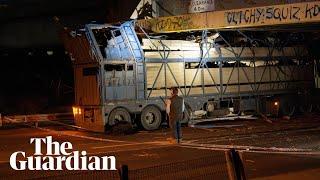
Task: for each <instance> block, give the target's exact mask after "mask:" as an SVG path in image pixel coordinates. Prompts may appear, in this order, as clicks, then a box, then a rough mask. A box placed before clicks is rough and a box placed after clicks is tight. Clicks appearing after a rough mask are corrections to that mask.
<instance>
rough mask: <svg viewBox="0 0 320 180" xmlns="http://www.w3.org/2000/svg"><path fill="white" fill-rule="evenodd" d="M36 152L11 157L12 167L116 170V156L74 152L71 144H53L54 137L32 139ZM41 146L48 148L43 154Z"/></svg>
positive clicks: (17, 168) (21, 153)
mask: <svg viewBox="0 0 320 180" xmlns="http://www.w3.org/2000/svg"><path fill="white" fill-rule="evenodd" d="M32 143H34V145H35V152H34V154H33V155H32V156H28V157H26V153H25V152H23V151H17V152H15V153H13V154H12V155H11V156H10V166H11V168H13V169H14V170H65V169H66V170H116V158H115V157H114V156H103V157H98V156H87V152H86V151H81V153H80V152H79V151H72V144H71V143H70V142H63V143H61V144H60V143H59V142H56V141H54V142H52V136H47V137H46V138H31V139H30V144H32ZM41 145H45V146H46V152H45V153H43V150H42V148H41Z"/></svg>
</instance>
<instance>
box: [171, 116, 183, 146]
mask: <svg viewBox="0 0 320 180" xmlns="http://www.w3.org/2000/svg"><path fill="white" fill-rule="evenodd" d="M172 130H173V137H174V138H176V139H177V141H178V142H180V140H181V138H182V133H181V123H180V121H179V120H178V121H174V122H172Z"/></svg>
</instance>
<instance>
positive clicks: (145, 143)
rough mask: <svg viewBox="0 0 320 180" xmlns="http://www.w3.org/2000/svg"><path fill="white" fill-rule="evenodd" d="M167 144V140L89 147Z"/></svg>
mask: <svg viewBox="0 0 320 180" xmlns="http://www.w3.org/2000/svg"><path fill="white" fill-rule="evenodd" d="M147 144H148V145H150V144H154V145H169V143H168V142H165V141H163V142H141V143H126V144H119V145H107V146H96V147H91V149H102V148H108V147H122V146H132V145H147Z"/></svg>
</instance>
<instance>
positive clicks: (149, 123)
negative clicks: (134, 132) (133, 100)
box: [141, 106, 161, 131]
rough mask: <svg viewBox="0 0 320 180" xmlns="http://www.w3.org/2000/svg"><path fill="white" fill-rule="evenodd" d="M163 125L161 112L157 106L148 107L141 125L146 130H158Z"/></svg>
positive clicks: (142, 117) (143, 112)
mask: <svg viewBox="0 0 320 180" xmlns="http://www.w3.org/2000/svg"><path fill="white" fill-rule="evenodd" d="M160 124H161V112H160V110H159V109H158V108H157V107H155V106H148V107H146V108H145V109H144V110H143V111H142V114H141V125H142V127H143V128H144V129H145V130H148V131H151V130H155V129H158V128H159V127H160Z"/></svg>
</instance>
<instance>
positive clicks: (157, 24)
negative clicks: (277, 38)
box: [137, 1, 320, 33]
mask: <svg viewBox="0 0 320 180" xmlns="http://www.w3.org/2000/svg"><path fill="white" fill-rule="evenodd" d="M319 22H320V1H314V2H303V3H294V4H285V5H273V6H262V7H254V8H243V9H232V10H226V11H212V12H205V13H197V14H186V15H179V16H169V17H159V18H154V19H148V20H138V21H137V24H138V25H139V26H141V27H143V28H144V29H147V30H149V31H153V32H155V33H170V32H186V31H201V30H204V29H208V30H209V29H218V30H221V29H238V28H258V27H267V26H280V25H297V24H304V23H319Z"/></svg>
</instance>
